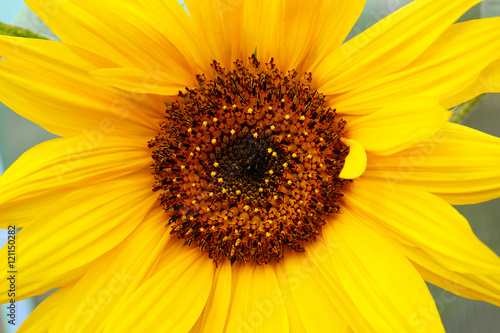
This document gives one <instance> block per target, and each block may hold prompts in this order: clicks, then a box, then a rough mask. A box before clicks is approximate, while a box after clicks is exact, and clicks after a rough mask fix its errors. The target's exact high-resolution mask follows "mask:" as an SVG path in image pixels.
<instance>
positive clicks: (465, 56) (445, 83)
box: [332, 17, 500, 114]
mask: <svg viewBox="0 0 500 333" xmlns="http://www.w3.org/2000/svg"><path fill="white" fill-rule="evenodd" d="M499 31H500V17H495V18H488V19H481V20H475V21H468V22H463V23H458V24H454V25H452V26H451V27H449V28H448V29H447V30H446V31H445V32H444V33H443V35H442V36H441V37H439V38H438V39H437V40H436V41H435V42H434V43H433V44H432V45H431V46H429V48H428V49H427V50H425V52H424V53H422V54H421V55H420V56H419V57H418V58H417V59H416V60H415V61H413V62H412V63H411V64H410V65H408V66H407V67H405V68H404V69H402V70H401V71H399V72H396V73H394V74H391V75H388V76H385V77H382V78H380V79H378V80H373V81H371V82H368V83H366V84H364V85H362V86H361V87H359V88H357V89H355V90H353V91H349V92H346V93H344V94H340V95H338V96H335V97H334V98H333V102H332V103H333V104H334V105H335V107H336V108H337V109H338V110H339V111H340V112H344V113H350V114H360V113H370V112H371V111H373V110H376V109H378V108H380V107H381V106H385V105H388V104H391V103H392V101H393V100H394V96H398V98H410V97H411V96H415V97H414V99H415V100H418V99H420V98H422V97H423V98H435V99H437V100H439V101H440V102H441V103H442V104H443V101H446V100H447V99H449V98H450V97H452V96H454V95H456V93H457V91H462V90H464V89H466V88H467V87H468V86H469V85H470V84H471V82H473V81H474V80H476V78H477V77H478V75H479V74H480V73H481V71H483V69H485V67H487V66H488V65H489V64H490V63H491V62H492V61H495V60H497V59H498V58H499V57H500V56H499V54H500V32H499ZM485 74H486V75H488V74H487V73H485ZM488 90H494V89H488ZM469 91H470V88H469ZM476 95H477V94H476ZM476 95H474V96H476ZM474 96H472V97H474ZM443 105H444V107H445V108H450V107H452V106H455V105H456V104H455V105H450V102H445V103H444V104H443Z"/></svg>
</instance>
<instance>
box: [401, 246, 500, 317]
mask: <svg viewBox="0 0 500 333" xmlns="http://www.w3.org/2000/svg"><path fill="white" fill-rule="evenodd" d="M401 250H402V251H403V252H404V253H405V255H406V256H407V257H408V258H409V259H410V260H411V261H412V262H413V265H414V266H415V268H416V269H417V270H418V271H419V272H420V274H421V275H422V277H423V278H424V279H425V280H426V281H427V282H430V283H432V284H434V285H436V286H438V287H441V288H443V289H445V290H448V291H449V292H451V293H454V294H456V295H459V296H462V297H467V298H470V299H474V300H479V301H485V302H488V303H492V304H495V305H497V306H500V275H497V276H488V275H478V274H460V273H457V272H453V271H451V270H449V269H446V268H445V267H443V266H442V265H440V264H439V263H438V262H436V261H435V260H433V259H432V258H431V257H430V256H429V255H428V254H427V253H425V252H424V251H422V250H421V249H417V248H413V247H409V246H404V245H401ZM455 299H456V297H454V296H452V297H451V298H450V297H441V298H438V299H437V302H438V307H439V306H440V305H441V306H443V305H445V306H446V304H449V303H450V302H452V301H454V300H455ZM439 303H441V304H439ZM443 303H444V304H443Z"/></svg>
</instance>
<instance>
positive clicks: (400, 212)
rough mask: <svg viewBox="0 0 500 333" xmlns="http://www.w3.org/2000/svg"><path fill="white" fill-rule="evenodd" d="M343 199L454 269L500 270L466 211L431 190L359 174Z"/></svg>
mask: <svg viewBox="0 0 500 333" xmlns="http://www.w3.org/2000/svg"><path fill="white" fill-rule="evenodd" d="M344 200H345V202H346V205H347V206H348V207H349V208H350V209H352V210H353V211H355V212H356V213H357V214H359V215H360V216H361V217H363V218H364V219H366V220H367V221H369V222H367V223H369V224H370V226H372V227H374V228H377V230H378V231H380V232H383V233H384V234H388V235H389V236H390V237H392V238H394V239H395V240H398V241H400V242H402V243H403V244H407V245H410V246H414V247H418V248H421V249H423V250H424V251H426V252H427V253H428V254H429V255H430V256H431V257H432V258H433V259H434V260H436V261H437V262H439V263H440V264H441V265H443V266H444V267H446V268H448V269H450V270H452V271H456V272H459V273H469V274H487V275H496V274H500V258H498V257H497V255H496V254H495V253H493V252H492V251H491V250H490V249H489V248H488V247H487V246H486V245H484V244H483V243H481V241H479V239H477V237H476V236H475V235H474V233H473V232H472V230H471V228H470V226H469V224H468V222H467V220H466V219H465V218H464V217H463V216H462V215H460V214H459V213H458V212H457V211H456V210H455V209H454V208H453V207H452V206H450V205H449V204H448V203H446V202H445V201H443V200H442V199H440V198H438V197H436V196H434V195H432V194H429V193H426V192H423V191H421V190H419V189H417V188H414V187H410V186H404V185H401V184H398V185H396V186H392V187H391V186H389V184H388V183H387V182H385V181H382V180H376V181H375V180H367V179H361V178H358V179H357V180H356V181H355V182H353V183H352V184H351V185H350V186H349V187H348V188H347V190H346V193H344Z"/></svg>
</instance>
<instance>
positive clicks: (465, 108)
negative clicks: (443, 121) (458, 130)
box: [449, 94, 484, 124]
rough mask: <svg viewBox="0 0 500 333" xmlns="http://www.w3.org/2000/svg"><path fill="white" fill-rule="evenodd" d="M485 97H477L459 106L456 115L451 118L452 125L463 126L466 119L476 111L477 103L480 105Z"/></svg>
mask: <svg viewBox="0 0 500 333" xmlns="http://www.w3.org/2000/svg"><path fill="white" fill-rule="evenodd" d="M483 96H484V94H483V95H479V96H476V97H474V98H473V99H471V100H470V101H468V102H465V103H463V104H461V105H459V106H457V108H456V109H455V113H454V114H453V116H451V118H450V120H449V121H450V122H451V123H457V124H461V123H462V122H463V121H464V119H465V117H466V116H467V115H468V114H469V113H470V112H471V111H472V110H473V109H474V107H475V106H476V105H477V103H479V101H480V100H481V98H483Z"/></svg>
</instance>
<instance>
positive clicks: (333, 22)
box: [302, 0, 366, 76]
mask: <svg viewBox="0 0 500 333" xmlns="http://www.w3.org/2000/svg"><path fill="white" fill-rule="evenodd" d="M365 3H366V0H351V1H344V0H321V1H319V3H318V4H310V6H311V8H314V9H316V12H315V14H314V15H313V16H312V17H311V18H310V19H311V20H317V21H318V23H317V33H318V35H317V36H316V35H313V36H314V38H315V41H314V45H313V46H312V47H311V49H310V50H308V51H309V53H308V54H307V55H306V57H305V59H304V64H303V65H302V68H304V70H303V71H305V72H312V73H313V76H314V73H315V70H316V68H317V66H318V65H319V64H320V63H321V62H322V61H323V60H324V59H325V58H326V57H327V56H328V55H330V54H331V53H333V52H334V51H335V50H336V49H337V48H339V47H340V45H341V44H342V43H343V42H344V40H345V38H346V37H347V35H348V34H349V31H351V29H352V27H353V26H354V23H356V20H357V19H358V18H359V16H360V15H361V12H362V11H363V8H364V7H365ZM309 23H310V22H309ZM313 36H311V37H310V38H313Z"/></svg>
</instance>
